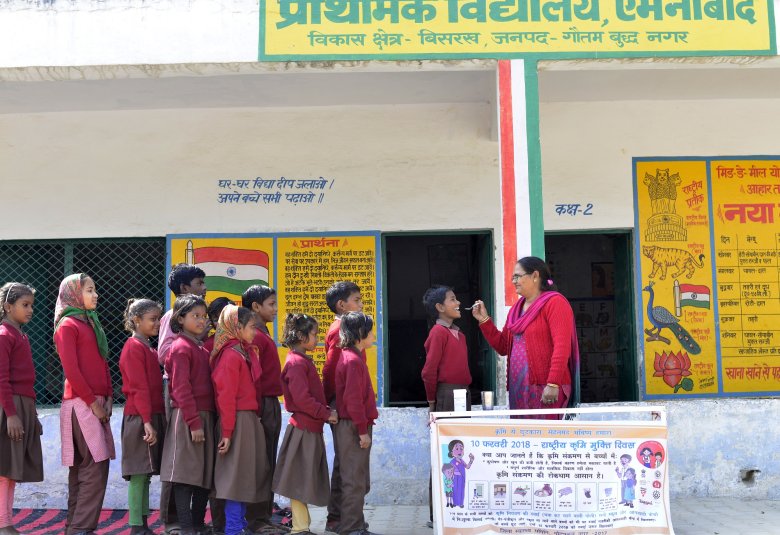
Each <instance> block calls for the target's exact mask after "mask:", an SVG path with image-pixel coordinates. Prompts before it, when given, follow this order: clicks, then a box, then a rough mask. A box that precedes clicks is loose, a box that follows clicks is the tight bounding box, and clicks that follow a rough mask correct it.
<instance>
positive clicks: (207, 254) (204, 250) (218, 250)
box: [194, 247, 268, 268]
mask: <svg viewBox="0 0 780 535" xmlns="http://www.w3.org/2000/svg"><path fill="white" fill-rule="evenodd" d="M194 258H195V263H196V264H204V263H207V262H225V263H228V264H248V265H256V266H264V267H266V268H268V254H267V253H264V252H263V251H257V250H250V249H232V248H230V247H198V248H197V249H195V250H194Z"/></svg>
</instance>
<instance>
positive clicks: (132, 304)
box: [125, 297, 162, 333]
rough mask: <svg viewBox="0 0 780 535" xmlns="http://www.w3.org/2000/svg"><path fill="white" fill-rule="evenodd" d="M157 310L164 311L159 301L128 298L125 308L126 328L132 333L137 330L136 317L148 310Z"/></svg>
mask: <svg viewBox="0 0 780 535" xmlns="http://www.w3.org/2000/svg"><path fill="white" fill-rule="evenodd" d="M152 310H157V311H158V312H162V305H161V304H160V303H158V302H157V301H152V300H151V299H136V298H135V297H133V298H132V299H128V301H127V307H126V308H125V330H126V331H130V332H131V333H134V332H135V322H134V321H133V319H134V318H140V317H142V316H143V315H144V314H146V313H147V312H151V311H152Z"/></svg>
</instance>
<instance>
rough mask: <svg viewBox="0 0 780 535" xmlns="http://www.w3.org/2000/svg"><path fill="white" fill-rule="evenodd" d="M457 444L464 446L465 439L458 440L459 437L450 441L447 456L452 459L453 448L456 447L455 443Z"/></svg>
mask: <svg viewBox="0 0 780 535" xmlns="http://www.w3.org/2000/svg"><path fill="white" fill-rule="evenodd" d="M457 444H460V445H461V446H463V441H462V440H457V439H455V440H450V443H449V444H448V445H447V457H449V458H450V459H452V457H453V455H452V448H454V447H455V445H457Z"/></svg>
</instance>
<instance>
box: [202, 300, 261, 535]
mask: <svg viewBox="0 0 780 535" xmlns="http://www.w3.org/2000/svg"><path fill="white" fill-rule="evenodd" d="M254 337H255V320H254V315H253V314H252V311H251V310H249V309H248V308H244V307H237V306H235V305H227V306H226V307H225V308H224V309H222V313H221V314H220V316H219V322H218V323H217V332H216V334H215V335H214V350H213V351H212V352H211V368H212V372H211V377H212V380H213V381H214V393H215V396H216V403H217V413H218V415H219V420H218V424H217V430H218V433H219V437H220V441H219V445H218V446H217V452H218V455H217V462H216V465H215V467H214V487H215V489H216V497H217V499H222V500H225V535H244V534H251V533H252V532H251V531H249V530H248V529H247V521H246V504H247V503H258V502H260V501H261V500H262V499H263V495H262V492H261V490H262V489H263V488H264V487H265V486H266V484H265V483H266V480H267V478H268V477H269V469H268V468H269V467H268V459H266V454H265V434H264V432H263V427H262V425H261V423H260V419H259V418H258V412H259V404H258V402H257V398H258V396H257V389H256V387H255V383H256V381H257V379H258V378H259V377H260V372H261V370H260V360H259V358H258V356H257V354H256V353H255V352H254V349H253V348H252V346H251V345H250V344H251V343H252V340H253V339H254Z"/></svg>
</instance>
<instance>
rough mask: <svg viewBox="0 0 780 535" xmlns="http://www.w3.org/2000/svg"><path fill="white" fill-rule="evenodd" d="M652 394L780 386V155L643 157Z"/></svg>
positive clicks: (640, 189) (642, 254)
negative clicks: (779, 229)
mask: <svg viewBox="0 0 780 535" xmlns="http://www.w3.org/2000/svg"><path fill="white" fill-rule="evenodd" d="M635 191H636V217H637V225H636V229H637V245H638V250H637V257H638V270H637V271H638V274H639V284H640V286H641V288H642V289H643V290H642V292H641V294H642V295H641V299H640V303H641V318H642V331H643V341H644V355H645V369H644V372H645V391H646V393H647V395H648V397H653V396H666V395H674V394H677V395H683V394H712V395H718V394H732V395H734V394H737V395H738V394H758V393H761V394H767V393H773V394H776V393H778V392H780V327H778V325H780V262H779V261H778V259H779V258H780V233H777V232H776V224H775V218H780V212H778V208H779V207H780V204H779V203H778V201H780V158H779V159H777V160H774V159H743V160H727V159H722V158H721V159H714V158H700V159H692V158H688V159H670V160H661V159H636V160H635Z"/></svg>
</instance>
